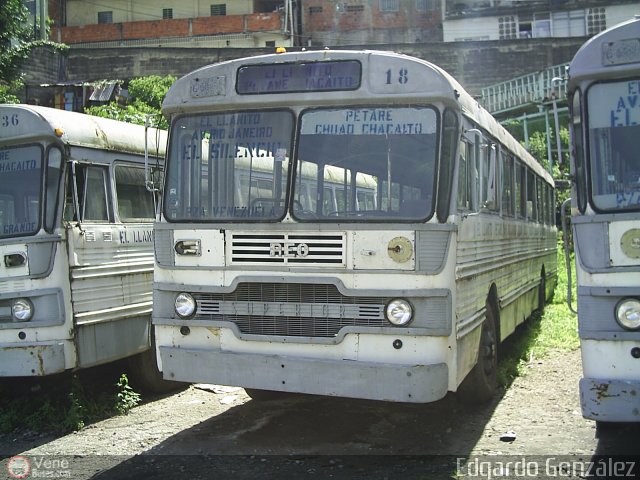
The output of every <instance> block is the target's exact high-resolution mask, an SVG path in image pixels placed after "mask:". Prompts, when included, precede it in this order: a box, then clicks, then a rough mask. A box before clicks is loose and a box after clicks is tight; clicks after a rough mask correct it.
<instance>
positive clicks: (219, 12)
mask: <svg viewBox="0 0 640 480" xmlns="http://www.w3.org/2000/svg"><path fill="white" fill-rule="evenodd" d="M226 14H227V4H226V3H218V4H216V5H211V16H212V17H218V16H222V17H223V16H225V15H226Z"/></svg>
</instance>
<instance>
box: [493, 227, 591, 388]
mask: <svg viewBox="0 0 640 480" xmlns="http://www.w3.org/2000/svg"><path fill="white" fill-rule="evenodd" d="M559 235H561V234H559ZM572 257H573V254H572ZM572 264H573V258H572ZM574 278H575V276H574ZM572 286H573V293H572V298H574V299H575V298H576V296H575V283H573V285H572ZM574 306H575V304H574ZM579 346H580V340H579V337H578V320H577V317H576V316H575V315H574V314H573V313H571V311H570V310H569V307H568V306H567V271H566V268H565V256H564V251H563V248H562V243H561V240H560V241H559V243H558V285H557V287H556V290H555V294H554V297H553V300H552V301H551V302H550V303H547V305H546V306H545V309H544V312H535V313H534V314H533V315H532V316H531V318H530V319H529V320H528V321H527V322H525V323H524V325H522V326H520V327H519V329H518V331H516V333H515V334H514V335H513V338H510V339H508V340H507V341H506V342H505V343H504V344H503V346H502V351H501V353H500V355H501V359H500V365H499V372H498V378H499V381H500V383H501V384H502V385H505V386H507V385H509V384H511V382H512V381H513V380H514V378H516V377H517V376H519V375H522V374H523V373H524V372H525V371H526V366H527V364H529V363H531V362H533V361H535V360H537V359H541V358H544V357H545V356H546V355H548V354H549V352H551V351H562V352H568V351H571V350H575V349H577V348H579Z"/></svg>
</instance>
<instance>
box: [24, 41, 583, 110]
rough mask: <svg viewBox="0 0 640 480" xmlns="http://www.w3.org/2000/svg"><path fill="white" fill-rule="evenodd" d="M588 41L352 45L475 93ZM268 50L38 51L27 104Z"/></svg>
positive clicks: (28, 70)
mask: <svg viewBox="0 0 640 480" xmlns="http://www.w3.org/2000/svg"><path fill="white" fill-rule="evenodd" d="M585 40H586V39H585V38H564V39H529V40H518V41H511V42H504V41H487V42H480V41H478V42H454V43H446V44H445V43H441V42H436V43H418V44H415V43H411V44H385V45H376V46H371V45H369V46H362V47H349V49H361V48H362V49H363V48H370V49H371V48H375V49H379V50H386V51H389V50H392V51H396V52H399V53H404V54H407V55H413V56H416V57H419V58H423V59H426V60H429V61H431V62H433V63H435V64H437V65H439V66H440V67H442V68H444V69H445V70H447V71H448V72H449V73H451V74H452V75H453V76H455V77H456V78H457V79H458V81H459V82H460V83H461V84H462V85H463V86H464V87H465V89H467V90H468V91H469V93H471V94H472V95H479V94H480V90H481V89H482V88H483V87H486V86H489V85H493V84H496V83H500V82H503V81H506V80H510V79H513V78H515V77H519V76H522V75H526V74H530V73H533V72H537V71H541V70H545V69H547V68H548V67H550V66H553V65H559V64H562V63H565V62H569V61H570V60H571V59H572V58H573V55H574V54H575V52H576V51H577V50H578V48H579V47H580V46H581V45H582V43H583V42H584V41H585ZM272 52H273V49H271V48H269V49H265V48H242V49H239V48H218V49H214V48H142V47H140V48H123V49H81V48H76V49H73V48H72V49H71V50H70V51H69V53H68V54H67V55H66V56H65V55H62V54H60V53H58V52H56V51H55V50H53V49H52V48H50V47H40V48H38V49H36V50H35V51H34V53H33V54H32V55H31V58H30V59H29V60H28V61H27V62H26V63H25V65H24V73H25V78H24V80H25V84H26V86H27V88H26V92H25V93H24V95H23V101H29V102H33V101H34V99H36V98H37V99H39V100H40V101H41V103H44V104H47V102H50V101H51V96H52V93H51V92H50V91H49V92H47V90H46V89H42V88H41V87H40V85H41V84H55V83H81V82H85V81H96V80H105V79H106V80H116V79H117V80H125V81H126V80H128V79H131V78H134V77H140V76H146V75H169V74H170V75H174V76H176V77H180V76H182V75H185V74H187V73H188V72H190V71H192V70H195V69H197V68H200V67H202V66H204V65H208V64H212V63H218V62H222V61H225V60H231V59H234V58H239V57H245V56H255V55H260V54H265V53H272Z"/></svg>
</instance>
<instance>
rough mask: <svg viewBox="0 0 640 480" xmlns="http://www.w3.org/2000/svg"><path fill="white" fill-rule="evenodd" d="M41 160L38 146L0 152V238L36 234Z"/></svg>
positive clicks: (38, 213)
mask: <svg viewBox="0 0 640 480" xmlns="http://www.w3.org/2000/svg"><path fill="white" fill-rule="evenodd" d="M42 156H43V153H42V148H41V147H40V146H37V145H29V146H21V147H15V148H1V149H0V178H1V179H2V180H1V181H0V238H6V237H19V236H25V235H34V234H35V233H37V231H38V230H39V228H40V205H41V204H42V202H41V188H42V187H41V185H42V180H41V179H42Z"/></svg>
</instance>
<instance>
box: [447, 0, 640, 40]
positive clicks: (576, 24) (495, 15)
mask: <svg viewBox="0 0 640 480" xmlns="http://www.w3.org/2000/svg"><path fill="white" fill-rule="evenodd" d="M443 4H444V9H443V11H444V15H443V23H442V26H443V28H442V31H443V40H444V41H445V42H460V41H469V40H472V41H477V40H508V41H511V40H519V39H527V38H546V37H591V36H593V35H595V34H597V33H599V32H601V31H602V30H605V29H606V28H609V27H612V26H613V25H616V24H618V23H620V22H623V21H625V20H629V19H630V18H632V17H633V16H634V15H635V14H640V2H638V1H631V0H617V1H602V0H443Z"/></svg>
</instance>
